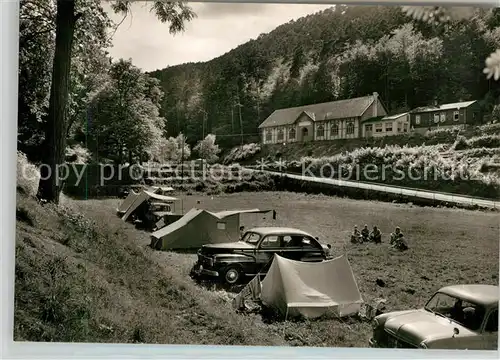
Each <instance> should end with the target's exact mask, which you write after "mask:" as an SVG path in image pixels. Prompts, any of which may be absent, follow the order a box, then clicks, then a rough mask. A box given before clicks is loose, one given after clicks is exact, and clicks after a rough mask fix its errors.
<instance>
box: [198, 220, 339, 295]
mask: <svg viewBox="0 0 500 360" xmlns="http://www.w3.org/2000/svg"><path fill="white" fill-rule="evenodd" d="M330 249H331V246H330V245H323V244H320V243H319V242H318V240H317V239H316V238H314V237H313V236H312V235H311V234H308V233H307V232H305V231H302V230H299V229H294V228H287V227H258V228H253V229H250V230H248V231H246V232H245V233H244V235H243V236H242V238H241V240H240V241H238V242H234V243H223V244H209V245H203V247H202V248H201V249H200V250H199V251H198V261H197V262H196V264H195V265H194V266H193V269H192V270H191V276H192V277H193V278H208V279H211V280H221V281H223V282H224V283H225V284H227V285H235V284H237V283H239V282H241V281H242V280H243V279H244V278H248V277H251V276H255V275H257V274H261V275H263V274H265V273H266V272H267V270H268V269H269V267H270V265H271V260H272V258H273V256H274V254H279V255H281V256H283V257H286V258H288V259H292V260H297V261H311V262H320V261H323V260H325V259H327V258H328V257H329V256H330Z"/></svg>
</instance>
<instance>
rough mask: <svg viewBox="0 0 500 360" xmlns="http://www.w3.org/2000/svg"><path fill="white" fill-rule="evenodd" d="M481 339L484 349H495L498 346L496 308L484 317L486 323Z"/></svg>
mask: <svg viewBox="0 0 500 360" xmlns="http://www.w3.org/2000/svg"><path fill="white" fill-rule="evenodd" d="M481 337H482V339H481V340H482V341H483V343H484V346H485V348H484V349H485V350H497V348H498V309H495V310H493V311H491V312H490V313H489V315H488V319H486V325H485V327H484V331H483V332H482V336H481Z"/></svg>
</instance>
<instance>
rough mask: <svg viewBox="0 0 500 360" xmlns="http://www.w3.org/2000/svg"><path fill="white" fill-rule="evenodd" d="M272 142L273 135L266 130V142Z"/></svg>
mask: <svg viewBox="0 0 500 360" xmlns="http://www.w3.org/2000/svg"><path fill="white" fill-rule="evenodd" d="M272 140H273V133H272V132H271V130H267V132H266V141H272Z"/></svg>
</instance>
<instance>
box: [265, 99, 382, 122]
mask: <svg viewBox="0 0 500 360" xmlns="http://www.w3.org/2000/svg"><path fill="white" fill-rule="evenodd" d="M377 96H378V94H376V93H375V94H373V95H368V96H363V97H358V98H354V99H344V100H337V101H330V102H325V103H320V104H312V105H304V106H297V107H292V108H287V109H279V110H275V111H274V112H273V113H272V114H271V115H269V117H268V118H267V119H266V120H264V122H262V124H260V126H259V128H265V127H275V126H284V125H290V124H293V123H294V122H295V121H296V120H297V118H298V117H299V116H300V115H301V114H302V113H305V114H306V115H307V116H309V117H310V118H311V119H312V120H313V121H321V120H331V119H344V118H350V117H359V116H362V115H363V114H364V113H365V111H366V110H367V109H368V107H369V106H370V105H371V104H372V103H373V102H374V101H375V98H376V97H377Z"/></svg>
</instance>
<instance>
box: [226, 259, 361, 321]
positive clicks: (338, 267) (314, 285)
mask: <svg viewBox="0 0 500 360" xmlns="http://www.w3.org/2000/svg"><path fill="white" fill-rule="evenodd" d="M256 278H258V276H257V277H256ZM256 282H260V281H259V279H257V280H255V279H254V280H252V282H251V283H250V284H251V286H252V289H243V290H242V292H241V294H242V295H245V294H249V293H251V294H258V296H259V297H260V299H259V300H260V301H261V302H262V303H263V304H264V305H266V306H268V307H270V308H274V309H275V310H276V311H277V312H279V313H280V314H281V315H284V316H304V317H306V318H317V317H321V316H324V315H327V314H334V315H335V316H339V317H344V316H349V315H353V314H357V313H358V312H359V311H360V309H361V305H362V304H363V298H362V296H361V293H360V292H359V289H358V286H357V283H356V280H355V277H354V273H353V271H352V269H351V266H350V264H349V261H348V260H347V257H345V256H340V257H337V258H335V259H332V260H326V261H323V262H314V263H313V262H301V261H295V260H289V259H286V258H283V257H281V256H279V255H274V258H273V262H272V264H271V267H270V268H269V271H268V272H267V274H266V276H265V278H264V280H262V282H261V285H260V290H259V291H256V290H255V286H256ZM250 284H249V285H250ZM243 303H244V299H242V296H240V295H238V296H237V297H236V298H235V300H234V302H233V305H234V306H235V307H241V304H243Z"/></svg>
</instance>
